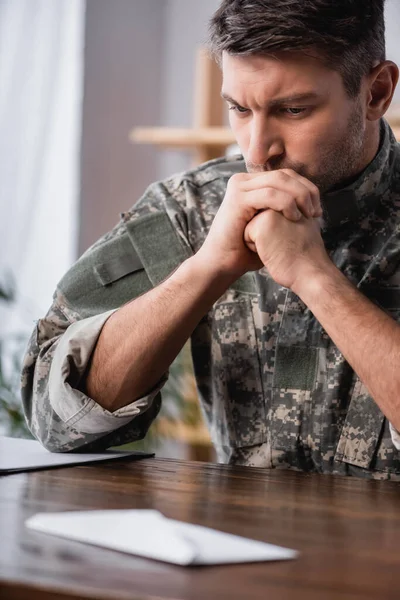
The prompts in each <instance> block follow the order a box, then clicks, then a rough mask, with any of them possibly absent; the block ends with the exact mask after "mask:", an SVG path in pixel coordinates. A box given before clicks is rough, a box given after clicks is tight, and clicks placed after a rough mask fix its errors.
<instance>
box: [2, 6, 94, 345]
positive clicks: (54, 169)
mask: <svg viewBox="0 0 400 600" xmlns="http://www.w3.org/2000/svg"><path fill="white" fill-rule="evenodd" d="M84 15H85V1H84V0H0V278H1V277H2V276H3V275H4V273H6V272H11V273H12V274H13V276H14V278H15V281H16V284H17V292H18V295H17V303H16V304H15V305H14V306H13V309H12V310H11V311H10V310H9V309H7V310H5V309H4V307H1V306H0V309H1V310H0V337H2V336H3V335H4V334H5V333H10V332H11V331H12V332H14V331H19V332H24V334H26V335H28V334H29V332H30V330H32V328H33V324H34V320H35V319H37V318H39V317H40V316H43V315H44V313H45V312H46V310H47V308H48V306H49V305H50V303H51V298H52V292H53V291H54V288H55V285H56V283H57V281H58V280H59V279H60V277H61V276H62V275H63V273H64V272H65V271H66V269H67V268H68V266H69V265H70V264H71V263H72V262H73V261H74V259H75V252H76V245H77V244H76V235H77V216H78V199H79V196H78V195H79V153H80V138H81V105H82V95H83V91H82V90H83V48H84Z"/></svg>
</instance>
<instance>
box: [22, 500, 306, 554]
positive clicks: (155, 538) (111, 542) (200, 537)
mask: <svg viewBox="0 0 400 600" xmlns="http://www.w3.org/2000/svg"><path fill="white" fill-rule="evenodd" d="M26 526H27V527H29V528H30V529H34V530H36V531H41V532H43V533H50V534H52V535H57V536H61V537H65V538H69V539H72V540H77V541H79V542H86V543H89V544H95V545H97V546H104V547H106V548H111V549H113V550H119V551H121V552H128V553H130V554H136V555H138V556H144V557H146V558H153V559H156V560H162V561H165V562H169V563H174V564H177V565H215V564H227V563H242V562H254V561H266V560H286V559H291V558H296V557H297V556H298V553H297V552H296V551H295V550H289V549H288V548H281V547H280V546H274V545H272V544H266V543H264V542H258V541H255V540H249V539H247V538H243V537H238V536H236V535H231V534H228V533H222V532H220V531H216V530H214V529H209V528H208V527H201V526H200V525H192V524H190V523H182V522H180V521H174V520H172V519H167V518H166V517H164V516H163V515H162V514H161V513H160V512H158V511H156V510H104V511H103V510H99V511H85V512H81V511H76V512H75V511H74V512H66V513H39V514H36V515H34V516H33V517H31V518H30V519H28V520H27V521H26Z"/></svg>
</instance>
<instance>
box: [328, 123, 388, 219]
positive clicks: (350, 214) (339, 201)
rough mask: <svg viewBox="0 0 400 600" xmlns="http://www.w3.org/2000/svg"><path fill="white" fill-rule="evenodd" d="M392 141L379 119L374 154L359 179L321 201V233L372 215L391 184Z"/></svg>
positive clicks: (385, 124)
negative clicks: (377, 141)
mask: <svg viewBox="0 0 400 600" xmlns="http://www.w3.org/2000/svg"><path fill="white" fill-rule="evenodd" d="M396 145H397V142H396V139H395V137H394V135H393V132H392V130H391V129H390V127H389V125H388V123H387V122H386V121H385V120H384V119H381V141H380V147H379V150H378V153H377V154H376V156H375V158H374V159H373V161H372V162H370V164H369V165H368V166H367V167H366V169H364V171H363V172H362V173H361V174H360V176H359V177H358V178H357V179H356V180H355V181H354V182H353V183H351V184H350V185H348V186H346V187H344V188H341V189H339V190H335V191H334V192H328V193H327V194H325V195H324V196H323V197H322V198H321V200H322V206H323V211H324V215H323V229H330V228H333V227H337V226H340V225H344V224H345V223H348V222H350V221H353V222H356V221H359V220H360V219H362V218H363V217H364V216H366V214H368V213H369V212H371V211H373V210H374V209H375V208H376V207H377V205H378V204H379V203H380V201H381V198H382V196H383V195H384V194H385V192H386V191H387V190H388V189H389V188H390V184H391V162H392V161H391V160H390V158H391V156H393V152H392V150H393V147H394V146H396Z"/></svg>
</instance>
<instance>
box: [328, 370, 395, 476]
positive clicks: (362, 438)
mask: <svg viewBox="0 0 400 600" xmlns="http://www.w3.org/2000/svg"><path fill="white" fill-rule="evenodd" d="M384 422H385V416H384V414H383V413H382V411H381V409H380V408H379V407H378V405H377V404H376V402H375V401H374V400H373V398H372V397H371V396H370V394H369V392H368V390H367V388H366V387H365V385H364V384H363V383H362V381H361V380H360V379H357V381H356V384H355V386H354V391H353V394H352V396H351V400H350V405H349V409H348V411H347V416H346V420H345V422H344V425H343V429H342V432H341V435H340V439H339V443H338V445H337V448H336V454H335V460H338V461H341V462H345V463H349V464H351V465H355V466H356V467H362V468H364V469H369V468H370V466H371V463H372V460H373V458H374V455H375V452H376V449H377V445H378V441H379V437H380V434H381V431H382V427H383V426H384Z"/></svg>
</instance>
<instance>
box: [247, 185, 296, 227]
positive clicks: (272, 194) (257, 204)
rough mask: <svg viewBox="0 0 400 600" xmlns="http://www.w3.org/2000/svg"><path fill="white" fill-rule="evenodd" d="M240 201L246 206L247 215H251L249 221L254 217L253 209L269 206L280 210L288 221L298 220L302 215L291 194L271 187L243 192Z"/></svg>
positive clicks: (264, 208) (265, 208)
mask: <svg viewBox="0 0 400 600" xmlns="http://www.w3.org/2000/svg"><path fill="white" fill-rule="evenodd" d="M241 201H242V202H244V203H245V205H246V206H247V208H248V214H249V216H250V215H251V216H250V218H249V221H250V219H251V218H253V217H254V211H259V210H261V211H265V210H267V209H269V208H270V209H272V210H275V211H276V212H281V213H282V214H283V216H284V217H286V219H288V220H289V221H294V222H296V221H299V219H301V216H302V213H301V212H300V210H299V207H298V204H297V202H296V199H295V198H293V195H292V194H290V193H288V192H285V191H283V190H277V189H275V188H272V187H267V188H261V189H256V190H253V191H252V192H248V193H247V194H243V195H242V200H241Z"/></svg>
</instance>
